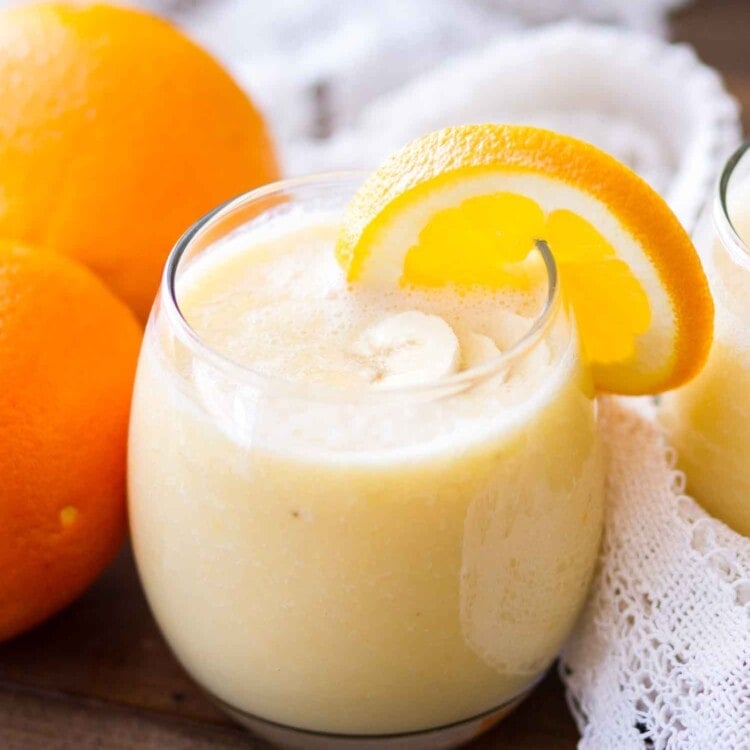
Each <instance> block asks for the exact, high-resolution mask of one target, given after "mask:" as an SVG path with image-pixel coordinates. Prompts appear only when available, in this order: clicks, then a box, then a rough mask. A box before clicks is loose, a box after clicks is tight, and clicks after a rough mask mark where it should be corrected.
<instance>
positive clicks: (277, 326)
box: [179, 215, 545, 389]
mask: <svg viewBox="0 0 750 750" xmlns="http://www.w3.org/2000/svg"><path fill="white" fill-rule="evenodd" d="M299 221H300V220H299V219H296V220H295V222H296V224H295V225H292V227H291V228H290V227H289V226H288V222H287V221H284V222H281V225H282V226H281V227H279V228H278V229H280V230H281V231H277V232H274V231H272V230H271V231H265V232H262V233H258V232H257V231H256V232H249V233H244V234H243V233H240V234H238V235H234V236H233V237H232V238H231V239H230V240H229V241H225V242H224V243H222V244H220V245H217V247H215V248H213V249H212V250H210V251H209V252H208V253H207V254H206V256H205V257H203V258H200V259H199V260H198V262H197V263H195V264H194V265H193V266H192V267H191V268H189V269H188V270H187V272H186V273H185V274H184V276H183V277H182V279H181V282H180V288H179V296H180V305H181V308H182V310H183V313H184V314H185V316H186V318H187V320H188V322H189V323H190V325H191V326H192V327H193V328H194V330H195V331H196V332H197V333H198V334H199V335H200V336H201V337H202V338H203V340H204V341H205V342H206V343H208V344H209V345H210V346H211V347H212V348H214V349H216V350H217V351H219V352H221V353H222V354H223V355H225V356H226V357H228V358H230V359H232V360H234V361H235V362H237V363H239V364H241V365H243V366H245V367H248V368H249V369H251V370H253V371H254V372H256V373H258V374H261V375H264V376H266V377H272V378H280V379H283V380H286V381H292V382H306V383H311V384H324V385H329V386H335V387H341V388H345V389H358V388H362V387H365V386H371V385H374V384H379V383H380V381H381V380H382V375H383V373H382V371H381V372H378V370H379V369H380V370H382V369H383V367H387V365H388V362H387V359H386V357H385V356H384V355H385V354H387V353H388V351H387V349H388V343H389V342H388V341H387V340H385V341H383V347H382V349H383V350H384V351H376V352H372V356H368V352H367V350H366V347H363V346H362V345H361V341H362V337H363V335H366V334H367V332H369V331H370V330H372V329H376V330H377V331H381V330H383V324H384V323H386V322H388V321H390V320H391V319H393V320H394V326H393V327H394V329H396V328H397V322H398V320H399V319H400V320H403V321H404V322H405V323H406V322H407V321H408V320H410V319H412V318H413V317H415V316H413V315H411V316H410V315H408V314H409V313H413V312H414V311H419V312H420V313H423V314H424V315H425V316H431V317H432V316H436V317H439V318H440V319H442V320H443V321H445V323H446V324H447V325H448V326H449V327H450V329H451V330H452V331H453V333H454V334H455V336H456V338H457V339H458V347H459V357H458V361H457V363H456V365H455V367H453V368H452V370H453V371H460V370H465V369H468V368H470V367H471V366H475V365H477V364H481V363H482V361H486V360H488V359H491V358H492V357H493V355H494V356H497V354H499V353H500V352H503V351H507V350H508V349H510V348H511V347H512V346H513V345H514V344H515V343H516V342H517V341H518V340H520V339H521V338H522V337H523V336H524V334H525V333H526V332H528V331H529V329H530V328H531V327H532V325H533V322H534V318H535V317H536V316H537V315H538V314H539V312H540V310H541V307H542V306H543V303H544V299H543V295H544V291H545V290H534V291H532V292H526V293H523V292H509V291H505V292H502V293H498V292H494V293H493V292H490V291H487V290H468V291H457V290H453V289H449V288H446V289H443V290H434V289H430V290H427V291H424V292H422V291H418V290H414V289H406V288H397V289H392V290H385V289H382V288H378V289H372V288H368V287H367V286H365V285H361V284H356V285H348V284H347V282H346V279H345V276H344V273H343V271H342V269H341V267H340V266H339V265H338V263H337V261H336V259H335V257H334V253H333V246H334V243H335V239H336V233H337V231H338V224H337V222H336V221H335V219H334V218H332V217H329V218H327V219H326V218H325V217H320V216H315V215H313V216H308V217H307V218H306V219H305V220H303V222H302V223H301V224H300V223H299ZM404 314H407V315H404ZM425 320H426V319H425V318H424V316H423V317H422V319H421V320H419V319H418V320H417V322H418V323H420V324H421V323H422V322H423V321H425ZM434 322H435V321H434V319H433V323H434ZM434 327H435V326H433V328H434ZM420 333H421V331H420ZM385 335H386V334H385V333H383V334H382V335H381V338H382V337H383V336H385ZM425 335H429V331H426V332H425ZM412 343H414V344H415V345H418V344H419V343H420V342H412ZM493 345H494V346H493ZM371 348H372V347H371ZM383 363H385V364H383ZM379 365H381V366H380V367H379ZM386 374H387V373H386ZM440 374H441V371H440V369H439V368H438V369H436V370H435V377H438V376H439V375H440ZM446 374H449V373H446ZM427 377H429V376H427ZM414 384H415V385H418V384H420V383H414ZM424 384H429V380H428V381H427V382H425V383H424Z"/></svg>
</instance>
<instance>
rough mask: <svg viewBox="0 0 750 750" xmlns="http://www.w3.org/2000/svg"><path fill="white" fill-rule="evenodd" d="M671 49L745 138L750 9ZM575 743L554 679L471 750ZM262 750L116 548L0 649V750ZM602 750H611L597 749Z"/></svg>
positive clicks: (731, 11)
mask: <svg viewBox="0 0 750 750" xmlns="http://www.w3.org/2000/svg"><path fill="white" fill-rule="evenodd" d="M672 34H673V38H675V39H679V40H685V41H689V42H691V43H692V44H694V45H695V46H696V48H697V49H698V52H699V53H700V55H701V57H702V58H703V59H704V60H705V61H706V62H708V63H710V64H711V65H714V66H715V67H717V68H718V69H719V70H721V71H722V72H723V73H724V75H725V76H726V80H727V84H728V86H729V88H730V90H731V91H732V92H733V93H734V94H735V95H736V96H737V97H738V98H739V99H740V100H741V101H742V102H743V104H744V124H745V130H746V132H747V131H749V130H750V0H703V2H698V3H695V4H693V5H691V6H690V7H688V8H686V9H684V10H683V11H681V12H680V13H678V14H677V15H676V16H675V18H674V19H673V22H672ZM577 738H578V734H577V731H576V728H575V725H574V723H573V721H572V719H571V717H570V715H569V713H568V710H567V707H566V705H565V699H564V696H563V692H562V687H561V685H560V683H559V681H558V679H557V677H556V676H555V675H551V676H550V677H548V678H547V679H546V680H545V681H544V682H543V683H542V685H541V686H540V687H539V688H538V690H537V691H536V692H535V693H534V694H533V695H532V696H531V697H530V698H529V699H528V700H527V701H526V702H525V703H524V704H523V705H522V706H521V707H520V708H519V709H518V710H517V711H516V712H515V713H514V714H513V715H512V716H510V717H509V718H508V719H506V720H505V721H504V722H503V723H502V724H501V725H500V726H499V727H498V728H496V729H495V730H493V731H492V732H491V733H489V734H488V735H486V736H485V737H483V738H481V739H480V740H479V741H477V742H476V743H474V745H472V747H473V748H474V749H475V750H480V749H483V750H490V749H491V748H497V749H498V750H500V749H502V750H572V748H575V746H576V742H577ZM157 748H158V749H159V750H204V749H205V750H208V749H209V748H211V750H234V749H235V748H238V749H239V748H244V749H245V750H248V749H250V750H261V748H267V745H266V744H265V743H263V742H261V741H259V740H256V739H254V738H253V737H252V736H251V735H250V734H248V733H247V732H245V731H244V730H242V729H240V728H238V727H236V726H234V725H233V724H232V723H230V722H229V721H228V720H227V719H225V718H224V716H223V715H222V714H221V713H220V712H219V711H218V710H217V709H216V708H214V706H213V705H212V704H211V703H210V702H209V701H208V700H207V699H206V697H205V696H204V695H203V694H202V693H201V691H200V690H199V689H198V688H197V687H196V686H195V685H194V684H193V683H192V682H191V680H190V679H189V678H188V677H187V675H186V674H185V673H184V672H183V671H182V669H181V668H180V666H179V665H178V664H177V663H176V661H175V660H174V658H173V657H172V655H171V654H170V652H169V650H168V649H167V647H166V645H165V643H164V641H163V640H162V638H161V636H160V635H159V633H158V631H157V629H156V626H155V624H154V622H153V619H152V618H151V615H150V614H149V611H148V608H147V606H146V602H145V600H144V597H143V594H142V592H141V589H140V587H139V584H138V581H137V578H136V574H135V570H134V567H133V560H132V556H131V554H130V551H129V550H128V549H125V550H124V551H123V552H122V554H121V555H120V557H119V558H118V559H117V561H116V562H115V563H114V564H113V565H112V567H111V568H110V569H109V570H108V571H107V573H106V574H105V575H104V576H103V577H102V578H101V579H100V581H99V582H98V583H97V584H96V585H95V586H94V587H93V588H92V589H91V590H90V591H89V592H88V593H87V594H86V595H85V596H84V597H83V598H82V599H81V600H80V601H78V602H77V603H76V604H74V605H73V606H71V607H70V608H68V609H67V610H66V611H65V612H63V613H62V614H60V615H59V616H58V617H56V618H54V619H53V620H52V621H50V622H48V623H47V624H45V625H43V626H42V627H40V628H37V629H36V630H35V631H33V632H31V633H29V634H27V635H25V636H23V637H21V638H18V639H16V640H14V641H12V642H10V643H7V644H4V645H1V646H0V750H94V749H96V750H156V749H157ZM602 750H616V749H614V748H613V749H609V748H602Z"/></svg>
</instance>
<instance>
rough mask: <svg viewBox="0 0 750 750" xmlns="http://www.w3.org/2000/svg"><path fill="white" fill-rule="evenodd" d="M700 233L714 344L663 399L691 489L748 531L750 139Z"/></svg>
mask: <svg viewBox="0 0 750 750" xmlns="http://www.w3.org/2000/svg"><path fill="white" fill-rule="evenodd" d="M711 209H712V212H711V215H710V218H712V221H707V222H704V224H703V226H702V230H703V232H702V234H701V235H699V236H698V237H697V238H696V242H697V244H698V245H699V246H700V249H701V250H702V251H703V260H704V262H705V264H706V269H707V272H708V277H709V282H710V284H711V291H712V293H713V296H714V300H715V304H716V323H715V329H714V343H713V346H712V349H711V353H710V355H709V359H708V363H707V365H706V367H705V368H704V370H703V371H702V372H701V374H700V375H698V377H697V378H696V379H695V380H693V381H692V382H690V383H689V384H688V385H687V386H685V387H684V388H681V389H679V390H678V391H675V392H674V393H672V394H667V395H666V396H665V397H664V399H663V402H662V403H663V405H662V411H661V416H662V421H663V422H664V424H665V425H666V427H667V429H668V431H669V433H670V436H671V439H672V442H673V444H674V446H675V448H676V449H677V451H678V454H679V463H680V468H682V469H683V470H684V471H685V473H686V475H687V480H688V490H689V492H690V493H691V494H692V495H693V496H694V497H695V498H696V500H698V501H699V502H700V503H701V504H702V505H703V506H704V507H705V508H706V510H708V511H709V513H711V514H712V515H714V516H716V517H717V518H720V519H721V520H723V521H725V522H726V523H727V524H729V525H730V526H732V527H733V528H734V529H735V530H736V531H738V532H740V533H741V534H745V535H750V142H748V143H746V144H744V145H743V146H741V147H740V148H739V149H738V150H737V151H736V152H735V153H734V154H733V155H732V156H731V157H730V159H729V161H728V162H727V164H726V166H725V167H724V171H723V172H722V175H721V178H720V180H719V183H718V187H717V190H716V194H715V196H714V200H713V203H712V206H711Z"/></svg>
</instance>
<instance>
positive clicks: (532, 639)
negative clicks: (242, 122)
mask: <svg viewBox="0 0 750 750" xmlns="http://www.w3.org/2000/svg"><path fill="white" fill-rule="evenodd" d="M359 181H360V177H359V176H358V175H339V176H335V175H334V176H328V177H325V176H324V177H320V178H314V179H307V180H297V181H289V182H285V183H279V184H276V185H271V186H268V187H266V188H262V189H260V190H257V191H255V192H253V193H250V194H248V195H246V196H243V197H241V198H239V199H237V200H235V201H234V202H232V203H230V204H228V205H227V206H225V207H224V208H222V209H220V210H219V211H218V212H214V213H213V214H211V215H209V216H208V217H206V218H205V219H203V220H202V221H201V222H199V223H198V224H197V225H196V226H195V227H194V228H193V229H192V230H191V231H190V232H189V233H188V234H187V235H186V236H185V237H184V238H183V240H182V241H181V242H180V243H179V244H178V246H177V247H176V248H175V250H174V251H173V254H172V256H171V258H170V260H169V264H168V267H167V270H166V273H165V276H164V281H163V285H162V289H161V292H160V296H159V298H158V299H157V302H156V304H155V307H154V310H153V312H152V315H151V319H150V321H149V325H148V329H147V332H146V337H145V341H144V344H143V350H142V353H141V360H140V365H139V370H138V376H137V383H136V389H135V396H134V403H133V411H132V422H131V434H130V459H129V460H130V466H129V490H130V518H131V525H132V532H133V543H134V548H135V554H136V558H137V563H138V568H139V571H140V575H141V578H142V581H143V584H144V587H145V590H146V593H147V596H148V599H149V602H150V605H151V607H152V609H153V612H154V614H155V616H156V618H157V620H158V622H159V625H160V627H161V629H162V631H163V633H164V634H165V636H166V638H167V640H168V641H169V643H170V645H171V647H172V648H173V650H174V652H175V653H176V655H177V656H178V658H179V659H180V661H181V662H182V663H183V665H184V666H185V667H186V668H187V670H188V671H189V672H190V673H191V675H192V676H193V677H194V678H195V679H196V680H197V681H198V682H199V683H200V684H201V685H202V686H203V687H204V688H205V689H206V690H208V691H209V692H210V693H211V694H212V695H213V696H214V697H215V698H216V699H217V700H218V701H219V702H220V703H221V704H222V705H223V706H224V708H225V709H226V710H227V711H229V712H230V713H231V714H232V715H233V716H234V717H235V718H237V719H238V720H240V721H242V722H243V723H245V724H247V725H249V726H251V727H252V728H253V729H255V730H256V731H259V732H261V733H264V734H266V735H267V736H268V737H270V738H272V739H273V740H275V741H277V742H280V743H282V744H286V745H288V746H289V747H305V748H313V747H336V746H341V747H347V748H358V747H380V746H383V745H386V746H391V747H398V748H422V747H425V748H427V747H429V748H439V747H452V746H456V745H458V744H460V743H463V742H465V741H467V740H468V739H469V738H471V737H472V736H474V735H475V734H477V733H479V732H481V731H483V730H484V729H486V728H487V727H488V726H491V725H492V723H493V721H494V720H496V719H497V718H498V717H500V716H501V715H502V714H503V713H504V712H505V711H507V710H509V708H510V707H512V706H513V705H515V703H516V702H517V701H518V700H520V699H521V698H522V697H523V696H524V694H526V692H527V691H528V690H529V689H530V688H531V687H532V686H533V685H534V684H535V683H536V682H537V681H538V680H539V678H540V676H541V675H543V673H544V672H545V670H546V669H547V668H548V667H549V665H550V663H551V662H552V661H553V660H554V658H555V656H556V654H557V652H558V650H559V649H560V647H561V645H562V643H563V641H564V640H565V638H566V637H567V635H568V633H569V631H570V629H571V628H572V626H573V623H574V621H575V619H576V617H577V615H578V613H579V610H580V608H581V606H582V604H583V601H584V598H585V595H586V592H587V589H588V586H589V583H590V580H591V577H592V573H593V569H594V566H595V561H596V557H597V552H598V547H599V540H600V535H601V526H602V503H603V478H602V465H601V459H600V452H599V448H598V440H597V430H596V409H595V402H594V399H593V394H592V387H591V382H590V379H589V376H588V373H587V371H586V369H585V367H584V366H583V365H582V363H581V358H580V352H579V344H578V337H577V333H576V329H575V324H574V322H573V320H572V319H571V317H570V316H569V315H568V312H567V310H566V307H565V306H564V304H563V303H562V301H561V299H560V295H559V291H558V288H557V282H556V271H555V266H554V261H553V259H552V257H551V256H550V255H549V252H548V251H546V250H545V249H544V248H542V249H541V250H539V251H538V252H539V258H538V261H539V262H538V269H540V271H541V276H542V277H543V279H542V281H543V287H544V288H543V289H542V290H541V291H542V293H541V294H540V297H539V299H540V305H539V309H538V310H536V312H535V313H534V314H533V315H531V316H530V317H529V318H528V319H527V325H526V326H525V327H524V329H523V330H521V331H518V330H516V331H515V332H513V333H512V336H510V334H508V335H509V336H510V339H509V340H508V341H507V342H506V345H504V346H503V353H502V354H497V356H491V357H489V358H488V359H487V360H486V361H484V362H483V363H480V364H478V365H476V366H472V367H468V368H465V369H464V370H463V371H461V372H458V373H457V374H453V375H449V376H447V377H444V378H441V379H439V380H438V381H436V382H434V383H425V384H415V385H410V386H404V387H393V388H365V389H350V388H347V387H345V386H339V385H336V384H335V383H327V384H325V385H321V384H320V383H313V382H306V379H305V377H303V376H300V373H303V372H304V371H305V368H306V367H308V365H309V366H310V367H313V365H314V366H318V365H317V364H316V363H314V362H313V363H311V362H310V361H309V357H310V356H312V355H309V354H304V352H309V351H311V350H310V349H309V345H310V341H311V339H313V340H314V339H315V338H316V337H318V338H319V340H320V341H321V342H323V341H324V340H325V339H326V337H327V336H329V334H330V335H333V334H332V332H331V331H329V330H327V329H326V325H327V323H326V320H328V321H330V318H326V317H325V316H323V318H321V319H320V321H321V322H316V320H317V319H316V318H315V316H316V314H317V313H316V311H317V310H319V309H322V308H321V307H320V306H321V305H323V307H325V305H326V304H327V302H326V300H327V298H326V297H325V296H324V295H325V294H328V295H329V296H330V295H333V296H330V299H333V298H334V297H335V296H336V294H339V295H344V296H346V295H347V294H354V292H351V290H349V291H347V287H346V283H345V280H344V279H343V272H340V274H339V275H340V278H337V277H336V272H335V270H334V271H331V279H330V280H329V281H330V284H331V285H332V289H333V290H334V292H331V290H328V291H325V292H324V293H323V292H321V295H320V298H319V299H318V298H317V297H316V298H315V299H312V297H311V298H310V299H309V300H306V299H304V298H303V299H301V300H300V299H297V300H294V299H292V298H293V297H294V294H295V291H294V290H295V289H298V288H299V289H302V288H303V287H304V288H305V289H309V287H305V286H304V283H307V281H309V278H308V277H311V276H315V274H316V273H317V272H318V270H319V269H318V264H319V263H321V262H325V263H327V262H328V261H321V258H323V257H324V255H325V253H330V254H331V256H332V254H333V244H334V239H335V235H336V231H337V225H338V221H339V219H340V214H341V211H342V210H343V208H344V207H345V205H346V203H347V202H348V200H349V198H350V197H351V195H352V194H353V192H354V190H355V189H356V187H357V186H358V184H359ZM308 245H309V246H310V247H313V246H314V247H316V248H318V250H317V251H315V252H313V251H312V250H310V252H309V253H308V254H307V255H305V254H304V253H307V250H306V249H305V248H306V247H307V246H308ZM321 247H322V248H323V250H322V251H321V250H320V248H321ZM326 248H327V249H326ZM316 252H317V253H318V254H317V255H316ZM290 253H291V254H290ZM321 253H322V254H321ZM295 258H296V260H295ZM230 259H233V260H231V262H230ZM238 259H239V260H238ZM290 259H291V260H290ZM300 259H302V260H300ZM226 263H230V265H226ZM222 264H224V265H222ZM332 267H334V268H335V265H334V266H332ZM230 268H231V272H230V271H229V269H230ZM268 269H271V270H272V274H271V275H267V276H264V277H263V276H262V274H267V273H268ZM284 274H286V275H284ZM238 279H239V281H238ZM303 282H304V283H303ZM327 283H328V282H327ZM274 285H276V286H274ZM308 293H310V292H305V294H308ZM310 294H313V293H310ZM302 296H303V297H304V294H303V295H302ZM282 298H283V300H286V301H287V302H289V304H288V305H287V306H286V307H284V305H282V304H281V303H280V302H279V300H280V299H282ZM290 299H291V301H289V300H290ZM196 300H203V302H200V304H199V302H198V301H196ZM346 300H347V304H354V303H356V300H354V303H352V298H349V297H346ZM299 302H301V303H303V304H302V307H300V306H299V305H298V304H296V303H299ZM261 307H262V308H263V313H262V317H263V320H264V321H265V322H264V323H263V325H264V326H265V328H264V329H263V330H264V334H263V335H264V336H266V335H267V334H268V331H269V330H270V331H272V333H273V336H271V337H270V338H268V341H269V342H270V341H271V339H273V343H272V344H271V343H269V346H273V347H278V346H281V347H282V348H281V349H278V350H277V349H274V351H275V352H276V351H279V352H283V353H284V356H287V354H288V352H289V351H290V348H291V349H294V348H295V347H298V348H300V351H301V352H302V354H301V355H300V358H298V359H297V360H295V361H297V362H298V365H296V367H297V369H296V370H295V371H294V372H293V373H292V374H294V375H295V376H296V377H288V375H289V372H281V373H278V374H276V375H274V374H273V372H271V373H270V374H269V372H268V368H269V366H270V367H271V368H272V367H273V363H271V365H269V364H268V363H269V361H271V360H272V359H273V357H270V358H269V357H266V359H265V360H264V363H263V367H261V364H260V362H259V361H258V362H256V359H257V357H256V354H253V352H255V353H257V351H258V349H257V347H258V346H259V344H258V341H259V338H258V337H259V336H260V334H259V333H258V332H257V329H256V328H254V325H260V324H259V323H258V321H259V320H260V312H259V310H260V309H261ZM290 311H291V312H290ZM300 311H302V312H300ZM269 316H270V317H269ZM517 318H518V316H516V318H514V319H517ZM253 321H255V322H253ZM316 326H317V328H316ZM301 331H303V334H301V333H300V332H301ZM507 333H508V332H507V331H506V334H507ZM230 340H231V344H230V343H229V342H230ZM264 340H265V339H264ZM305 357H308V359H305ZM274 361H276V360H274ZM318 364H319V363H318ZM325 364H326V363H323V365H325ZM337 743H338V744H337Z"/></svg>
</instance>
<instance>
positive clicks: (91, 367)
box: [0, 242, 141, 641]
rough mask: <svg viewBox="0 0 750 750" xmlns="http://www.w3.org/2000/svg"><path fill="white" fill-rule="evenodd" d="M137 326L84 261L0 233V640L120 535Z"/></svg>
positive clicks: (83, 575)
mask: <svg viewBox="0 0 750 750" xmlns="http://www.w3.org/2000/svg"><path fill="white" fill-rule="evenodd" d="M140 335H141V330H140V326H139V325H138V323H137V321H136V320H135V317H134V316H133V313H132V312H131V311H130V310H129V309H128V307H127V306H126V305H125V304H124V303H123V302H122V301H121V300H119V299H118V298H117V297H115V296H114V295H113V294H112V293H111V292H110V291H109V290H108V289H107V288H106V287H105V286H104V284H103V283H102V282H101V280H99V279H98V278H97V277H96V276H94V275H93V274H92V273H91V272H90V271H89V270H88V269H86V268H85V267H84V266H82V265H81V264H79V263H77V262H75V261H73V260H70V259H68V258H65V257H63V256H61V255H58V254H55V253H50V252H44V251H37V250H30V249H27V248H24V247H21V246H18V245H14V244H11V243H8V242H3V243H0V641H2V640H4V639H6V638H10V637H12V636H14V635H16V634H18V633H20V632H21V631H23V630H25V629H27V628H29V627H31V626H33V625H36V624H37V623H39V622H41V621H42V620H43V619H45V618H46V617H48V616H49V615H51V614H52V613H54V612H56V611H57V610H59V609H60V608H61V607H63V606H65V605H66V604H68V603H69V602H70V601H72V600H73V599H74V598H75V597H77V596H78V595H79V594H80V593H81V592H82V591H83V590H84V589H85V588H86V587H87V586H88V585H89V584H90V583H91V582H92V581H93V580H94V578H95V577H96V576H97V575H98V574H99V573H100V572H101V570H102V569H103V567H104V566H105V565H106V564H107V563H108V562H109V560H111V558H112V557H113V555H114V554H115V552H116V551H117V549H118V547H119V545H120V542H121V541H122V538H123V534H124V532H125V456H126V437H127V426H128V414H129V409H130V395H131V388H132V381H133V376H134V371H135V365H136V359H137V356H138V348H139V343H140Z"/></svg>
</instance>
